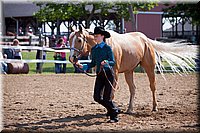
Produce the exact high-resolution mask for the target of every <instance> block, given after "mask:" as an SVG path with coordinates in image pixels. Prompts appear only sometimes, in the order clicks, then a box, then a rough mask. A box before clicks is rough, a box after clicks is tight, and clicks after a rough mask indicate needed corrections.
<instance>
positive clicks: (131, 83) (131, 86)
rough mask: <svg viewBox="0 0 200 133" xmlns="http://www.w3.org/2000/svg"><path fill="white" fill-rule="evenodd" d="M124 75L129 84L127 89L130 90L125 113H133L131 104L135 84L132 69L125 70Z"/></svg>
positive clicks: (132, 102)
mask: <svg viewBox="0 0 200 133" xmlns="http://www.w3.org/2000/svg"><path fill="white" fill-rule="evenodd" d="M124 75H125V79H126V82H127V84H128V86H129V91H130V101H129V106H128V109H127V113H129V114H132V113H134V111H133V104H134V96H135V89H136V86H135V84H134V81H133V71H129V72H125V73H124Z"/></svg>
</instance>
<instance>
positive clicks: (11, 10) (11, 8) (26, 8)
mask: <svg viewBox="0 0 200 133" xmlns="http://www.w3.org/2000/svg"><path fill="white" fill-rule="evenodd" d="M38 10H39V7H38V6H36V5H35V4H33V3H28V2H26V3H4V4H3V13H4V17H25V16H33V13H34V12H37V11H38Z"/></svg>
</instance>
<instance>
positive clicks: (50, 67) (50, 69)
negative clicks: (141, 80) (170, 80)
mask: <svg viewBox="0 0 200 133" xmlns="http://www.w3.org/2000/svg"><path fill="white" fill-rule="evenodd" d="M53 55H54V52H47V59H46V60H54V58H53ZM22 57H23V60H26V59H27V60H32V59H34V60H35V59H36V51H31V52H28V51H23V52H22ZM68 57H69V53H67V55H66V58H68ZM28 64H29V74H34V73H36V63H28ZM162 64H163V65H164V66H165V69H166V70H171V68H170V67H169V65H168V64H167V62H162ZM42 68H43V69H42V73H44V74H53V73H55V72H54V69H55V64H54V63H44V64H43V67H42ZM66 72H67V73H74V67H73V65H72V64H67V71H66ZM134 72H144V70H143V68H141V67H140V65H139V66H138V67H136V69H135V70H134Z"/></svg>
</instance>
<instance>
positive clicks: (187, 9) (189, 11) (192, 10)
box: [164, 2, 200, 25]
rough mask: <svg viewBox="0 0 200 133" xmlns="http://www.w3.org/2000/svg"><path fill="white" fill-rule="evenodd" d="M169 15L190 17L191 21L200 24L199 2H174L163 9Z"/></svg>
mask: <svg viewBox="0 0 200 133" xmlns="http://www.w3.org/2000/svg"><path fill="white" fill-rule="evenodd" d="M164 11H165V12H167V13H168V14H167V15H169V16H183V17H187V18H192V23H194V24H197V25H200V15H199V13H200V2H198V3H182V4H176V5H174V6H171V7H169V8H166V9H165V10H164Z"/></svg>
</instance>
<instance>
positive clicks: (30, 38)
mask: <svg viewBox="0 0 200 133" xmlns="http://www.w3.org/2000/svg"><path fill="white" fill-rule="evenodd" d="M31 41H32V36H29V46H31Z"/></svg>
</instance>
